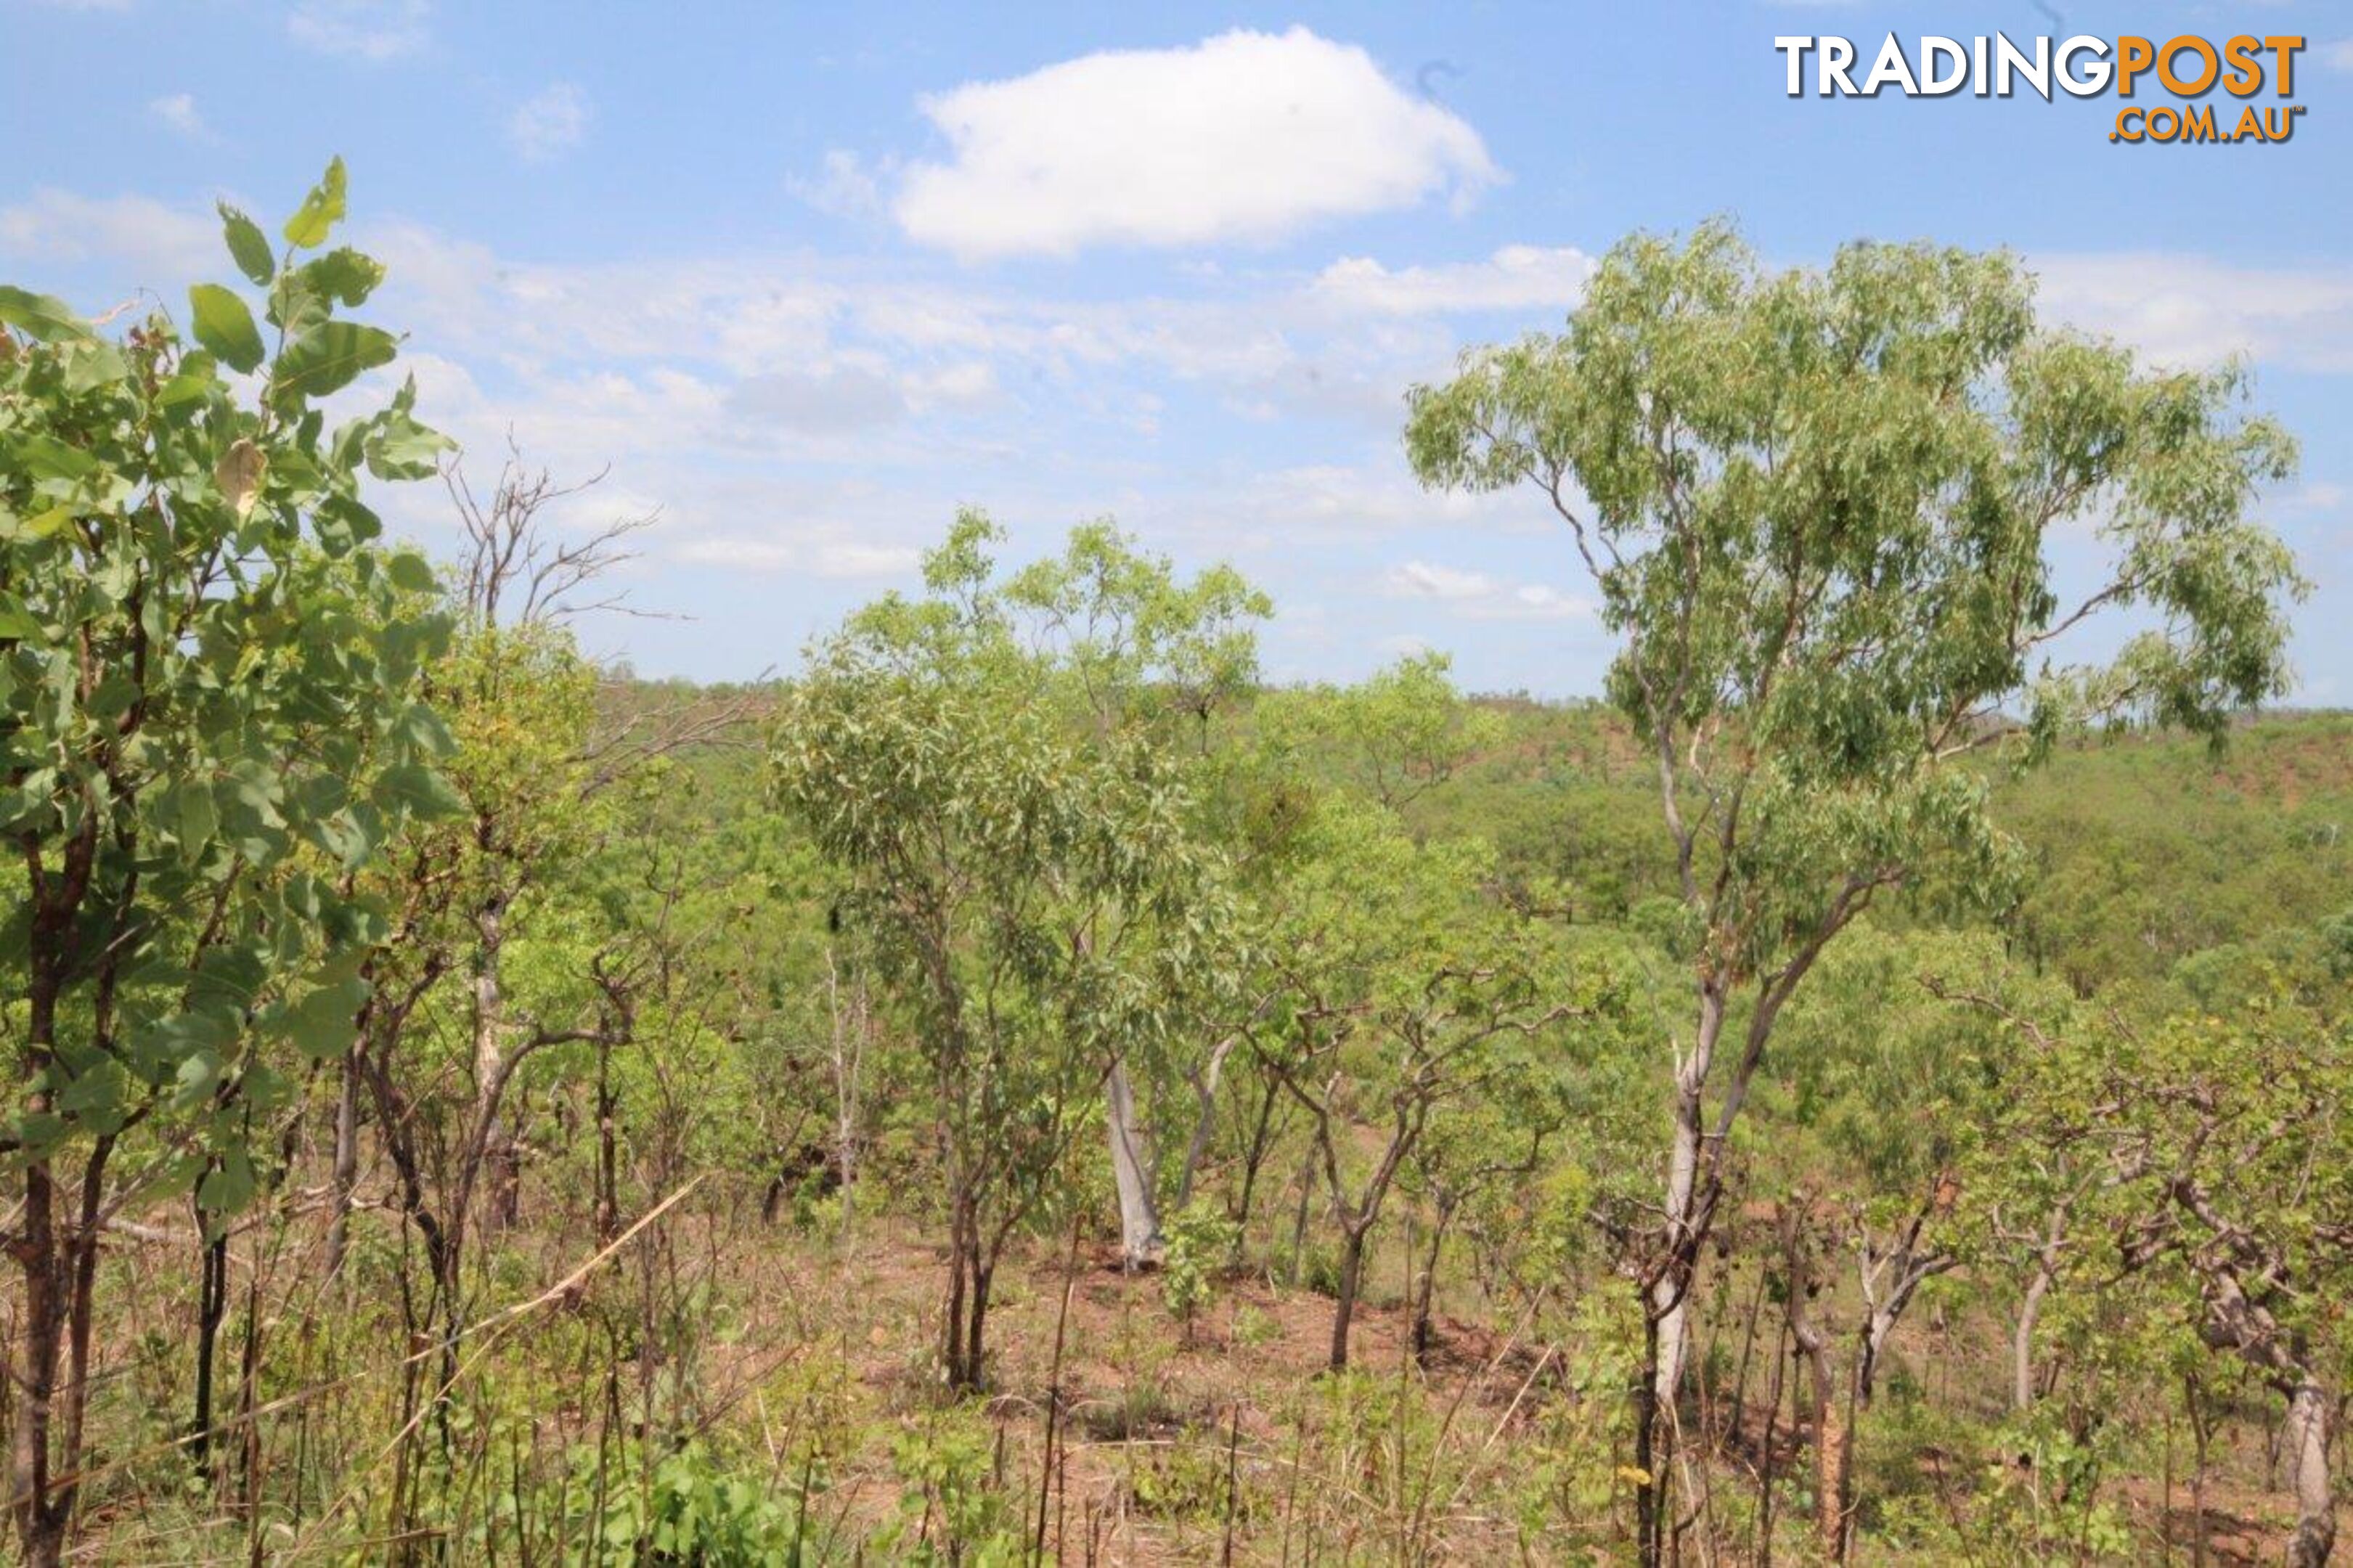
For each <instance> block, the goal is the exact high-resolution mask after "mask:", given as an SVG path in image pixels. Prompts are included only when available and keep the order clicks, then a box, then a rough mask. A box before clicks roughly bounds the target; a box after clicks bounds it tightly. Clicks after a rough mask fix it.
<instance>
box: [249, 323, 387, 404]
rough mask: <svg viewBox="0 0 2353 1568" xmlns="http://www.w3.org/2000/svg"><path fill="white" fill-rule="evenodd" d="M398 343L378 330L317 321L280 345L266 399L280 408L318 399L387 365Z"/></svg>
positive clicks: (385, 332) (350, 324)
mask: <svg viewBox="0 0 2353 1568" xmlns="http://www.w3.org/2000/svg"><path fill="white" fill-rule="evenodd" d="M398 346H399V344H398V340H397V339H396V338H394V336H393V335H392V334H391V333H390V332H387V331H385V330H384V329H383V328H381V327H364V326H361V325H359V324H358V323H356V322H353V321H322V322H321V323H320V324H319V325H317V326H315V327H312V328H311V329H310V330H309V331H306V332H304V333H303V334H302V335H301V337H299V338H296V339H295V340H294V341H293V342H290V343H288V344H287V345H286V348H285V351H284V352H283V353H280V355H279V356H278V363H277V366H276V368H275V369H274V370H273V371H272V372H271V380H270V397H271V399H272V400H273V401H276V402H279V403H280V404H284V403H288V402H299V401H301V400H304V399H307V398H315V397H324V396H326V395H328V394H329V393H331V392H337V391H340V390H342V389H343V387H346V386H349V385H350V384H352V383H353V381H354V380H356V379H357V378H358V377H359V376H360V375H361V374H363V373H364V372H367V371H371V370H374V369H375V368H376V367H377V366H378V365H385V364H390V363H392V360H393V355H394V354H395V353H396V352H397V350H398Z"/></svg>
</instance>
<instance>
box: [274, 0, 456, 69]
mask: <svg viewBox="0 0 2353 1568" xmlns="http://www.w3.org/2000/svg"><path fill="white" fill-rule="evenodd" d="M431 23H432V6H431V5H430V4H429V0H301V3H300V4H298V5H295V7H294V8H293V9H292V10H291V11H289V12H288V13H287V14H286V33H287V36H288V37H290V38H292V39H293V40H294V41H295V42H296V43H298V44H301V45H302V46H303V47H306V48H312V49H316V50H318V51H319V52H320V53H321V54H325V55H341V56H343V57H344V58H349V59H360V60H376V61H383V60H393V59H398V58H401V57H402V56H404V55H413V54H415V53H417V51H418V50H420V49H422V48H424V47H425V46H426V44H427V43H428V42H429V41H431V38H432V36H433V33H432V26H431Z"/></svg>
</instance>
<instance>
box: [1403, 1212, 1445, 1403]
mask: <svg viewBox="0 0 2353 1568" xmlns="http://www.w3.org/2000/svg"><path fill="white" fill-rule="evenodd" d="M1437 1206H1438V1212H1437V1213H1436V1214H1435V1215H1431V1216H1430V1247H1429V1250H1427V1251H1425V1252H1424V1253H1423V1254H1422V1256H1421V1278H1420V1279H1419V1280H1417V1281H1415V1284H1414V1293H1413V1359H1414V1362H1415V1364H1417V1365H1419V1366H1421V1367H1424V1368H1427V1367H1428V1366H1429V1365H1430V1314H1431V1310H1432V1308H1433V1307H1434V1306H1435V1304H1436V1300H1437V1296H1438V1260H1439V1257H1440V1254H1441V1253H1442V1252H1443V1251H1444V1249H1445V1247H1446V1227H1447V1225H1448V1224H1449V1223H1450V1222H1451V1220H1452V1219H1453V1217H1454V1205H1452V1204H1451V1203H1449V1202H1447V1201H1445V1200H1444V1199H1440V1201H1439V1204H1438V1205H1437Z"/></svg>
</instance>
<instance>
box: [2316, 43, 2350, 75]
mask: <svg viewBox="0 0 2353 1568" xmlns="http://www.w3.org/2000/svg"><path fill="white" fill-rule="evenodd" d="M2320 63H2321V64H2322V65H2324V66H2327V68H2329V69H2330V70H2333V71H2353V38H2339V39H2337V42H2335V43H2333V44H2323V45H2321V46H2320Z"/></svg>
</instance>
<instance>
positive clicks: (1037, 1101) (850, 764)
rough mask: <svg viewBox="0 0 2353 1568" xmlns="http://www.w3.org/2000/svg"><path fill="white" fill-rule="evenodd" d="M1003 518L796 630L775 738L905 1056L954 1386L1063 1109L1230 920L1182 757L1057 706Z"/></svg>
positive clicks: (1169, 1001) (1175, 997) (1189, 972)
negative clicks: (1023, 632)
mask: <svg viewBox="0 0 2353 1568" xmlns="http://www.w3.org/2000/svg"><path fill="white" fill-rule="evenodd" d="M999 537H1000V536H999V534H998V532H997V530H996V528H995V527H994V525H992V524H991V523H989V521H987V519H986V518H985V517H982V516H981V515H980V514H978V513H976V512H967V513H965V515H964V516H962V517H961V518H960V519H959V520H958V521H957V523H956V525H955V528H954V529H953V530H952V531H951V532H950V533H949V536H948V538H947V541H946V542H944V544H943V545H942V546H941V547H940V548H938V549H937V550H934V551H933V552H931V553H930V554H929V555H928V556H927V557H926V558H925V561H924V568H923V574H924V582H925V585H926V587H927V589H928V593H927V594H926V595H925V596H924V597H923V598H922V599H920V600H909V599H905V598H902V597H900V596H898V595H890V596H887V597H885V598H883V599H881V600H880V601H878V602H877V603H875V604H873V605H870V606H868V607H867V608H866V609H864V610H862V611H860V613H858V614H857V615H855V616H852V617H851V618H850V620H849V624H848V625H847V626H844V628H843V629H842V630H841V631H840V632H839V633H838V634H837V635H836V636H834V637H832V638H830V639H828V641H827V642H825V643H824V644H822V645H820V646H819V647H818V648H817V649H816V650H814V652H813V654H812V656H811V659H810V664H809V668H808V669H807V672H806V673H805V674H804V675H803V677H802V678H801V679H800V680H799V681H798V682H797V683H796V685H795V687H794V688H793V689H792V690H791V692H790V693H789V695H788V697H787V699H786V701H785V703H784V704H783V706H782V709H781V710H780V711H779V713H778V715H777V720H776V729H775V731H774V738H773V741H772V751H771V760H772V764H773V767H774V772H775V780H776V789H777V792H778V794H779V795H780V797H781V798H782V800H783V801H784V803H785V804H786V806H787V807H788V808H790V809H791V810H792V811H793V812H794V813H795V814H796V815H797V816H799V817H800V818H801V819H802V821H803V822H805V823H806V824H807V827H808V829H809V831H810V833H811V836H812V837H813V838H814V839H815V840H816V842H817V844H818V847H819V848H820V849H821V850H823V851H824V853H825V854H826V855H827V856H828V858H830V859H831V860H832V861H833V863H834V864H835V866H836V867H837V868H839V872H840V873H841V875H842V876H843V879H844V881H845V884H846V886H845V889H844V897H843V900H842V905H841V911H842V914H843V917H844V918H845V920H846V921H856V922H858V923H859V925H860V928H861V930H862V931H864V932H865V933H866V934H867V935H868V936H869V937H870V938H871V941H872V943H873V947H874V954H875V960H874V962H875V973H876V978H877V981H878V982H879V984H880V985H881V988H882V989H883V990H884V991H885V992H886V993H887V994H888V995H889V996H890V998H891V1000H892V1002H893V1003H894V1004H895V1005H897V1006H898V1007H899V1008H900V1009H902V1013H903V1015H904V1016H905V1017H906V1018H907V1020H908V1022H909V1025H910V1027H911V1032H912V1034H913V1037H914V1040H915V1044H916V1048H917V1051H918V1053H919V1055H920V1056H921V1058H922V1060H923V1076H924V1088H925V1089H926V1090H927V1091H928V1094H929V1104H928V1107H927V1110H928V1111H929V1113H930V1115H931V1118H932V1120H933V1122H934V1128H935V1129H936V1133H937V1146H938V1152H939V1158H940V1162H941V1166H942V1173H943V1176H944V1198H945V1203H944V1207H945V1208H946V1211H947V1215H948V1224H949V1253H950V1273H949V1280H948V1286H947V1289H946V1291H945V1294H944V1310H943V1312H942V1326H941V1361H942V1363H943V1367H944V1373H945V1375H946V1378H947V1381H948V1382H949V1384H950V1385H951V1386H953V1387H955V1388H957V1389H959V1390H966V1389H973V1388H976V1387H978V1386H980V1384H982V1382H983V1380H984V1374H985V1367H986V1360H985V1350H986V1330H987V1317H988V1305H989V1296H990V1289H991V1285H992V1282H993V1280H994V1278H995V1273H996V1268H997V1259H998V1258H999V1256H1000V1255H1001V1254H1002V1251H1003V1249H1004V1247H1005V1245H1006V1243H1007V1242H1008V1240H1009V1239H1010V1238H1011V1237H1012V1236H1013V1235H1014V1233H1015V1231H1016V1230H1017V1229H1018V1226H1020V1225H1021V1224H1022V1223H1023V1221H1024V1220H1025V1219H1026V1218H1027V1217H1028V1216H1029V1215H1030V1214H1032V1213H1033V1212H1034V1211H1035V1210H1036V1208H1037V1207H1038V1205H1039V1203H1040V1201H1041V1200H1042V1199H1043V1198H1044V1197H1045V1196H1046V1195H1047V1194H1048V1193H1049V1192H1050V1185H1051V1184H1052V1182H1053V1181H1054V1179H1055V1177H1056V1174H1057V1173H1058V1170H1059V1168H1060V1165H1061V1163H1062V1161H1063V1159H1064V1157H1065V1155H1066V1154H1067V1152H1068V1151H1069V1149H1070V1147H1071V1140H1072V1138H1073V1136H1074V1134H1075V1133H1076V1132H1077V1131H1078V1130H1079V1129H1080V1128H1081V1127H1082V1126H1083V1125H1084V1121H1085V1111H1084V1109H1083V1108H1084V1107H1085V1106H1086V1105H1087V1104H1088V1103H1089V1102H1091V1101H1092V1099H1093V1097H1094V1096H1095V1095H1096V1094H1097V1093H1099V1092H1101V1090H1102V1089H1103V1084H1104V1082H1105V1081H1106V1079H1107V1078H1108V1076H1109V1074H1110V1071H1111V1069H1112V1068H1113V1064H1115V1063H1117V1062H1118V1061H1120V1060H1122V1059H1124V1058H1125V1056H1126V1055H1127V1054H1128V1053H1131V1052H1135V1051H1139V1050H1145V1049H1151V1050H1158V1049H1161V1048H1164V1046H1163V1042H1165V1040H1166V1037H1167V1035H1168V1033H1169V1032H1170V1030H1171V1029H1172V1028H1173V1027H1175V1026H1177V1025H1178V1024H1180V1023H1181V1022H1182V1021H1184V1020H1186V1019H1188V1018H1189V1017H1190V1016H1192V1009H1191V1008H1190V1007H1189V1006H1188V1005H1187V1003H1186V1001H1185V1000H1184V999H1186V998H1187V997H1190V996H1193V995H1196V994H1199V990H1200V988H1201V987H1202V986H1203V985H1204V984H1207V983H1208V980H1209V979H1210V978H1211V977H1212V975H1213V972H1214V971H1215V969H1216V967H1217V966H1216V965H1215V964H1214V963H1213V962H1212V954H1213V948H1212V938H1213V934H1214V933H1216V932H1217V931H1219V930H1220V929H1221V928H1222V927H1223V926H1225V925H1226V924H1228V923H1229V921H1227V920H1226V918H1225V915H1224V913H1223V905H1224V902H1225V900H1224V895H1223V893H1222V890H1221V887H1220V881H1221V877H1220V865H1219V859H1218V857H1217V856H1216V855H1215V854H1214V853H1212V852H1211V851H1210V850H1208V848H1207V847H1205V846H1204V844H1203V842H1202V841H1201V839H1200V838H1199V837H1198V835H1196V834H1194V833H1192V832H1190V831H1189V830H1188V826H1187V818H1188V815H1189V812H1190V807H1191V802H1190V799H1189V796H1188V794H1187V789H1186V787H1185V784H1184V780H1183V775H1182V773H1181V771H1180V770H1179V769H1178V768H1177V767H1176V765H1175V764H1174V763H1172V762H1171V760H1170V759H1169V757H1168V756H1167V754H1166V752H1165V751H1164V750H1163V749H1162V748H1160V747H1158V746H1156V745H1155V744H1153V743H1152V742H1150V741H1149V740H1148V739H1145V738H1140V737H1134V736H1127V735H1123V734H1120V733H1118V732H1116V731H1113V732H1110V733H1100V732H1095V731H1090V730H1089V729H1088V728H1086V727H1085V726H1082V725H1075V724H1073V723H1071V721H1070V714H1069V710H1067V709H1066V708H1064V707H1062V706H1061V705H1060V700H1059V695H1060V693H1059V687H1060V680H1061V678H1062V674H1063V671H1062V670H1061V669H1060V668H1059V666H1058V662H1057V660H1056V659H1055V658H1053V657H1051V656H1050V655H1049V654H1044V653H1041V652H1039V650H1038V648H1037V647H1034V646H1033V645H1032V644H1030V643H1029V642H1028V641H1027V640H1025V639H1024V638H1023V637H1020V636H1018V635H1017V631H1018V625H1017V621H1016V619H1015V617H1014V615H1013V611H1012V607H1011V606H1010V605H1008V602H1007V596H1006V595H1005V593H1004V591H1003V589H1002V587H1001V585H1000V584H997V582H996V581H994V579H995V575H996V566H995V563H994V562H993V560H992V559H991V558H990V555H989V547H990V545H991V544H992V543H993V542H995V541H997V539H998V538H999Z"/></svg>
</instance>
